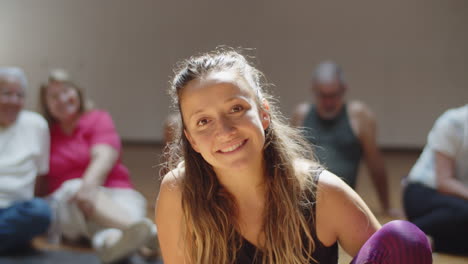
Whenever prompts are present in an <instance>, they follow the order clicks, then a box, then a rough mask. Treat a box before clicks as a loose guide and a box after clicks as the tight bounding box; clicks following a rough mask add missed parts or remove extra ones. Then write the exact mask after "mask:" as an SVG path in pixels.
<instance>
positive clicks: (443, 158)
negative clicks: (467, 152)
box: [435, 151, 468, 200]
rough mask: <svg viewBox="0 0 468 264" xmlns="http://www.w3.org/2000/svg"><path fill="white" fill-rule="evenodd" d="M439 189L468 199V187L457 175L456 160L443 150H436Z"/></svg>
mask: <svg viewBox="0 0 468 264" xmlns="http://www.w3.org/2000/svg"><path fill="white" fill-rule="evenodd" d="M435 167H436V181H437V190H438V191H439V192H441V193H445V194H449V195H453V196H456V197H459V198H463V199H465V200H468V187H467V186H465V185H464V184H463V183H462V182H460V181H459V180H458V179H457V178H456V177H455V160H454V159H453V158H452V157H450V156H448V155H447V154H444V153H442V152H439V151H436V152H435Z"/></svg>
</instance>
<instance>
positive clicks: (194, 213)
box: [165, 48, 320, 264]
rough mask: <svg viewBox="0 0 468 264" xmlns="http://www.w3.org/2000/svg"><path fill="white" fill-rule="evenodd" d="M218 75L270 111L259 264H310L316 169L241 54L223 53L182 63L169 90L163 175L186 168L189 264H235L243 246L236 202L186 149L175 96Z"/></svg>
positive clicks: (183, 184) (259, 76)
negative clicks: (172, 122) (243, 85)
mask: <svg viewBox="0 0 468 264" xmlns="http://www.w3.org/2000/svg"><path fill="white" fill-rule="evenodd" d="M217 71H234V72H236V73H237V74H239V76H242V77H244V78H245V79H246V80H247V82H248V83H249V85H250V86H251V88H252V90H253V92H254V93H253V94H255V95H256V98H255V99H256V103H257V106H258V107H259V108H264V104H263V103H262V101H263V100H264V99H266V100H267V101H268V102H269V104H270V109H269V110H268V109H265V110H266V111H268V112H269V114H270V119H271V122H270V125H269V127H268V128H267V129H266V130H265V145H264V150H263V156H264V160H265V164H266V165H265V183H264V184H265V187H266V188H265V189H266V197H265V201H266V204H265V207H264V208H265V209H264V215H263V219H264V220H263V225H262V231H261V234H260V235H261V237H262V239H261V240H260V241H262V244H261V245H260V248H259V249H260V251H261V255H262V257H261V258H262V263H293V264H303V263H309V262H310V261H311V260H313V258H312V253H313V251H314V249H315V244H314V242H313V239H312V235H311V230H310V229H311V228H314V227H315V223H313V218H314V216H313V215H312V211H311V208H312V206H313V204H312V203H313V202H314V201H315V197H314V195H315V186H314V181H313V175H314V173H316V172H317V171H318V170H319V169H320V168H319V165H318V164H317V163H316V162H315V161H314V158H313V155H312V150H311V149H310V147H308V146H309V144H308V143H307V142H306V141H305V140H304V139H303V138H302V136H301V135H300V133H299V131H297V130H296V129H293V128H291V127H290V126H289V125H287V122H286V121H285V120H284V118H283V117H282V115H281V114H280V113H279V112H278V111H277V110H276V107H275V104H274V101H273V98H272V97H271V96H270V95H269V94H268V93H267V92H266V91H265V87H264V85H263V83H265V82H264V81H263V80H264V78H263V75H262V73H261V72H259V71H258V70H257V69H255V68H254V67H253V66H251V64H250V63H249V62H248V61H247V59H246V58H245V57H244V56H243V55H241V54H240V53H239V52H237V51H235V50H233V49H226V48H224V49H220V48H218V49H216V50H214V51H212V52H209V53H205V54H202V55H199V56H194V57H191V58H189V59H187V60H185V61H183V62H181V63H180V64H179V65H178V68H177V69H176V71H175V77H174V79H173V82H172V85H171V88H170V94H171V96H172V98H173V103H174V106H175V108H176V109H175V110H176V111H178V113H179V117H180V118H178V119H179V125H178V126H177V132H176V133H175V138H174V140H173V141H172V143H171V144H169V146H168V147H167V148H166V151H165V154H166V155H167V157H166V160H167V163H166V165H167V166H168V167H167V168H166V169H174V168H176V167H177V166H183V167H184V168H185V174H184V176H183V177H180V183H179V184H180V186H181V190H182V209H183V230H184V236H183V241H182V244H183V245H184V250H185V254H186V259H187V262H189V263H233V262H234V260H235V259H236V253H237V252H238V250H239V249H240V247H241V244H242V237H241V235H240V233H239V225H238V223H237V221H236V219H238V217H237V213H238V211H237V206H236V204H235V201H234V198H233V196H232V195H231V194H230V193H228V192H227V190H226V189H225V188H223V186H222V185H221V184H220V182H219V181H218V178H217V177H216V174H215V172H214V171H213V168H212V167H211V165H210V164H208V163H207V162H206V161H205V160H204V159H203V157H202V156H201V155H200V154H199V153H197V152H196V151H195V150H194V149H193V148H192V146H191V145H190V143H189V141H188V140H187V138H186V137H185V135H184V133H183V129H184V122H183V119H182V115H181V114H180V102H179V98H180V96H181V94H182V93H183V91H184V87H185V86H186V85H187V83H189V82H190V81H192V80H194V79H198V78H203V77H204V76H206V75H207V74H209V73H211V72H217ZM301 160H302V161H305V160H309V161H310V160H312V162H308V161H307V162H304V163H305V164H307V163H308V164H309V166H308V169H307V170H299V169H297V168H298V167H300V166H297V161H301ZM170 176H171V173H169V174H167V175H166V177H170Z"/></svg>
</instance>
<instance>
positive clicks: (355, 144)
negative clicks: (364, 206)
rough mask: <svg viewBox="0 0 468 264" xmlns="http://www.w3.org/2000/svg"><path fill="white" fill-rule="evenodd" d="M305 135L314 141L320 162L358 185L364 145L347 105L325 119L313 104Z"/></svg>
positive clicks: (306, 120) (353, 184)
mask: <svg viewBox="0 0 468 264" xmlns="http://www.w3.org/2000/svg"><path fill="white" fill-rule="evenodd" d="M303 126H304V128H305V129H304V135H305V137H306V138H307V139H308V140H309V141H310V142H311V143H312V144H313V146H314V152H315V155H316V156H317V158H318V159H319V161H320V162H321V163H322V164H323V165H324V166H325V167H326V168H327V169H328V170H330V171H331V172H333V173H334V174H336V175H337V176H338V177H340V178H342V179H343V180H344V181H345V182H346V183H348V184H349V185H350V186H351V187H352V188H354V187H355V186H356V177H357V171H358V167H359V162H360V160H361V157H362V148H361V144H360V142H359V139H358V138H357V137H356V136H355V135H354V133H353V130H352V128H351V124H350V121H349V116H348V111H347V107H346V105H343V108H342V110H341V111H340V113H339V114H338V115H337V116H336V118H335V119H332V120H324V119H322V118H320V116H319V115H318V113H317V110H316V106H315V105H312V106H311V107H310V110H309V112H308V113H307V114H306V116H305V118H304V123H303Z"/></svg>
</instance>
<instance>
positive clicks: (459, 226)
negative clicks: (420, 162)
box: [403, 183, 468, 255]
mask: <svg viewBox="0 0 468 264" xmlns="http://www.w3.org/2000/svg"><path fill="white" fill-rule="evenodd" d="M403 203H404V207H405V213H406V215H407V217H408V219H409V220H410V221H411V222H413V223H414V224H415V225H416V226H418V227H419V228H420V229H421V230H423V231H424V232H425V233H426V234H428V235H430V236H431V237H432V238H433V240H434V251H439V252H444V253H450V254H457V255H468V240H467V239H468V201H466V200H463V199H461V198H457V197H455V196H452V195H445V194H442V193H439V192H438V191H436V190H434V189H432V188H429V187H426V186H424V185H422V184H418V183H410V184H408V185H407V186H406V188H405V189H404V192H403Z"/></svg>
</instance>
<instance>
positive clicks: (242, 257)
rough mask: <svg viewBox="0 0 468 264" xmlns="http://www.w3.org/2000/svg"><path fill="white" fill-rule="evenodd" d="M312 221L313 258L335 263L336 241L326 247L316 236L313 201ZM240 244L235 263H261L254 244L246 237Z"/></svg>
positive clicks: (323, 263)
mask: <svg viewBox="0 0 468 264" xmlns="http://www.w3.org/2000/svg"><path fill="white" fill-rule="evenodd" d="M320 173H321V171H319V172H318V173H317V174H316V175H315V176H314V182H315V184H316V185H315V186H317V183H318V179H319V175H320ZM311 212H312V217H313V220H312V223H311V226H310V231H311V234H312V238H313V240H314V243H315V251H314V253H313V255H312V256H313V258H314V259H315V260H316V261H317V262H318V263H320V264H337V263H338V243H337V242H335V243H334V244H333V245H331V246H330V247H326V246H325V245H323V244H322V242H320V240H319V239H318V237H317V232H316V227H315V225H314V224H313V223H315V222H316V221H315V202H314V201H313V206H312V210H311ZM242 240H243V241H242V246H241V248H240V249H239V251H238V252H237V259H236V261H235V263H236V264H250V263H252V264H261V263H262V253H261V252H260V251H259V250H258V249H257V247H256V246H255V245H253V244H252V243H250V242H249V241H248V240H247V239H245V238H243V239H242ZM312 263H313V264H315V262H314V261H311V262H310V264H312Z"/></svg>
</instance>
